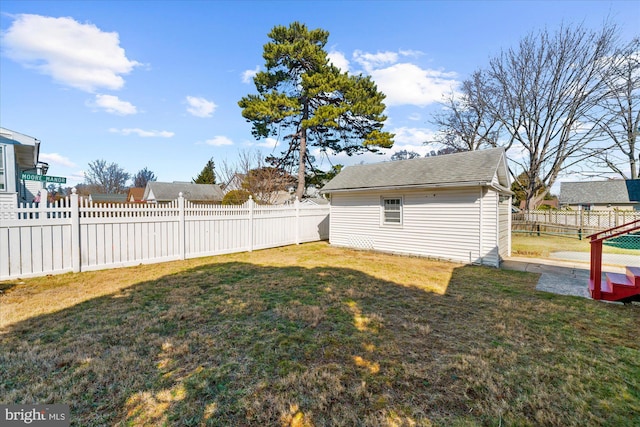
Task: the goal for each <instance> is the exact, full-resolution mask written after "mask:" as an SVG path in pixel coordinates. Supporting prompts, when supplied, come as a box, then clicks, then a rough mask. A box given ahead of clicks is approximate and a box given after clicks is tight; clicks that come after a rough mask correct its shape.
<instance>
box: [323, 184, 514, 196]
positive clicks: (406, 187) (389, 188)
mask: <svg viewBox="0 0 640 427" xmlns="http://www.w3.org/2000/svg"><path fill="white" fill-rule="evenodd" d="M455 187H492V188H495V189H496V190H499V191H501V192H509V193H511V191H510V190H507V189H503V188H502V187H500V186H496V185H494V184H492V183H491V182H488V181H465V182H439V183H430V184H412V185H388V186H381V187H357V188H339V189H334V190H331V189H329V190H324V189H323V190H320V194H332V193H351V192H354V191H358V192H360V191H393V190H422V189H432V188H455ZM497 187H500V188H497Z"/></svg>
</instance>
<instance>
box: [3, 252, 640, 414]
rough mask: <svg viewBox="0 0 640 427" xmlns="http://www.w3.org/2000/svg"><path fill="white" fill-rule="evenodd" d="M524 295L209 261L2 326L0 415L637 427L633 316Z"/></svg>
mask: <svg viewBox="0 0 640 427" xmlns="http://www.w3.org/2000/svg"><path fill="white" fill-rule="evenodd" d="M424 280H425V282H428V281H429V280H430V279H429V272H428V271H426V272H425V279H424ZM535 281H536V277H535V276H533V275H529V274H526V273H516V272H503V271H499V270H495V269H489V268H483V267H473V266H464V267H462V266H461V267H457V268H454V269H453V275H452V277H451V279H450V281H449V283H448V285H447V291H446V293H445V294H444V295H438V294H436V293H432V292H425V291H424V290H422V289H419V288H416V287H412V286H403V285H400V284H397V283H393V282H389V281H385V280H381V279H377V278H375V277H372V276H370V275H367V274H364V273H362V272H360V271H356V270H352V269H348V268H329V267H316V268H301V267H264V266H258V265H254V264H249V263H240V262H229V263H220V264H216V263H212V264H210V265H205V266H201V267H197V268H194V269H191V270H188V271H185V272H182V273H179V274H174V275H168V276H165V277H162V278H160V279H158V280H154V281H149V282H144V283H139V284H137V285H135V286H132V287H129V288H126V289H123V290H122V291H121V292H118V293H117V294H113V295H108V296H104V297H99V298H95V299H93V300H90V301H87V302H84V303H81V304H78V305H76V306H73V307H70V308H67V309H65V310H63V311H60V312H57V313H54V314H48V315H43V316H40V317H35V318H31V319H29V320H26V321H23V322H20V323H18V324H15V325H12V326H10V327H8V328H6V329H5V330H4V331H2V335H0V344H1V346H2V352H1V354H0V365H1V367H2V369H1V371H0V380H1V385H0V392H1V395H2V396H3V397H2V398H1V399H0V400H1V401H2V402H3V403H67V404H70V405H71V408H72V410H71V412H72V422H73V424H74V425H83V426H87V425H159V424H169V425H181V426H188V425H389V424H394V423H395V424H397V425H404V424H407V425H409V424H412V423H417V424H428V423H429V422H434V423H437V424H452V423H453V424H455V423H459V424H465V425H466V424H476V423H477V424H484V425H497V424H498V423H499V422H502V421H503V420H504V421H508V422H510V423H515V424H520V425H527V424H537V425H544V424H556V425H572V424H576V425H589V424H601V423H604V424H617V423H619V422H620V421H629V420H631V421H633V420H635V421H639V422H640V418H639V416H638V413H639V412H638V411H639V410H640V403H639V402H640V391H639V390H640V380H639V379H638V378H640V362H639V361H638V359H640V358H639V357H638V356H640V348H639V347H640V344H638V342H637V335H635V333H636V332H637V325H638V324H640V323H638V320H640V314H639V313H640V311H638V310H636V311H626V312H625V311H622V310H621V309H620V308H619V307H605V306H603V305H597V304H594V303H592V302H585V301H582V300H579V299H572V298H568V297H559V296H558V297H555V296H549V295H546V296H544V298H541V297H539V295H538V294H537V293H535V292H534V291H533V288H534V287H535ZM625 313H626V314H625ZM589 314H591V315H593V314H597V316H599V318H601V319H602V320H601V321H602V322H611V321H612V320H613V319H616V323H615V325H613V326H612V328H613V327H615V329H611V331H612V332H611V334H610V335H604V336H602V335H598V334H596V332H598V331H592V330H590V329H589V327H591V326H592V325H593V324H595V325H596V326H597V325H598V322H599V321H600V320H596V321H595V323H594V321H593V319H592V320H591V321H590V320H589V319H588V317H587V318H585V316H588V315H589ZM625 316H626V317H625ZM634 321H635V322H636V323H635V325H634V324H633V322H634ZM601 326H602V325H601ZM603 329H604V328H603ZM634 331H635V332H634ZM633 340H635V341H633ZM630 341H631V345H630V344H629V342H630ZM634 343H635V344H634ZM595 354H598V355H601V356H602V355H604V356H602V357H603V361H602V362H599V361H598V359H597V358H595V356H594V355H595ZM605 362H606V363H605ZM621 367H622V368H621ZM601 375H605V376H606V377H607V378H608V379H609V380H615V381H613V382H612V383H611V386H609V385H606V384H605V385H603V384H602V381H601V379H600V376H601ZM625 381H626V384H627V386H624V384H625ZM621 387H622V388H624V387H626V388H625V389H624V390H625V391H626V395H625V396H627V397H624V398H622V400H612V399H607V402H603V401H601V399H604V398H605V396H610V395H612V394H613V393H616V392H619V391H621ZM625 399H626V400H625ZM585 402H587V403H589V405H587V406H589V407H586V408H585ZM605 403H606V404H605ZM634 411H635V412H634Z"/></svg>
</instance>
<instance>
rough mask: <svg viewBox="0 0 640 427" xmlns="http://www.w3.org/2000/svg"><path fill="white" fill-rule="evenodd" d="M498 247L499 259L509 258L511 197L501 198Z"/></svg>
mask: <svg viewBox="0 0 640 427" xmlns="http://www.w3.org/2000/svg"><path fill="white" fill-rule="evenodd" d="M499 215H500V218H499V223H498V224H499V228H498V247H499V248H500V250H499V253H500V257H501V258H504V257H508V256H511V197H503V200H502V202H500V207H499Z"/></svg>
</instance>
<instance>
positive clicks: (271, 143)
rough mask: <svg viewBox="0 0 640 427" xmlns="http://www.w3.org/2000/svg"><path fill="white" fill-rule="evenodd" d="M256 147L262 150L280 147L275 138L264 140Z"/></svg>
mask: <svg viewBox="0 0 640 427" xmlns="http://www.w3.org/2000/svg"><path fill="white" fill-rule="evenodd" d="M256 145H257V146H258V147H264V148H276V147H277V146H279V145H280V141H278V140H277V139H275V138H266V139H265V140H264V141H262V142H259V143H257V144H256Z"/></svg>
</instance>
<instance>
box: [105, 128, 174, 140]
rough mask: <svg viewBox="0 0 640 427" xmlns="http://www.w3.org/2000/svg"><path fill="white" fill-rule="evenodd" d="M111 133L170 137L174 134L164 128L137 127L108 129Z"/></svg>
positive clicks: (144, 136) (142, 136) (145, 136)
mask: <svg viewBox="0 0 640 427" xmlns="http://www.w3.org/2000/svg"><path fill="white" fill-rule="evenodd" d="M109 132H111V133H118V134H120V135H125V136H127V135H131V134H134V135H138V136H139V137H141V138H171V137H172V136H174V135H175V133H173V132H169V131H166V130H142V129H139V128H127V129H116V128H111V129H109Z"/></svg>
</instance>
